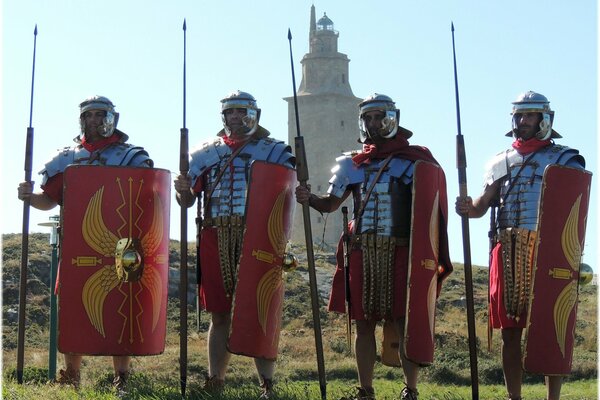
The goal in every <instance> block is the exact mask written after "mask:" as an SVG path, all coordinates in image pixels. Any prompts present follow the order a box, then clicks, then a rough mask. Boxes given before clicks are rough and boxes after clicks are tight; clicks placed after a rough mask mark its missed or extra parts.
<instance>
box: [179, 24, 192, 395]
mask: <svg viewBox="0 0 600 400" xmlns="http://www.w3.org/2000/svg"><path fill="white" fill-rule="evenodd" d="M186 31H187V27H186V24H185V19H184V20H183V128H181V138H180V142H179V143H180V144H179V173H180V174H181V175H183V176H186V175H187V173H188V171H189V169H190V162H189V159H188V153H189V144H188V130H187V128H186V127H185V117H186V115H185V112H186V109H185V107H186V90H185V87H186V81H185V72H186V71H185V65H186ZM187 195H188V194H187V193H186V194H185V196H187ZM180 205H181V234H180V236H181V243H180V244H181V256H180V258H181V261H180V264H179V377H180V383H181V395H182V396H183V397H185V386H186V381H187V287H188V274H187V203H186V201H185V199H184V198H182V199H181V201H180Z"/></svg>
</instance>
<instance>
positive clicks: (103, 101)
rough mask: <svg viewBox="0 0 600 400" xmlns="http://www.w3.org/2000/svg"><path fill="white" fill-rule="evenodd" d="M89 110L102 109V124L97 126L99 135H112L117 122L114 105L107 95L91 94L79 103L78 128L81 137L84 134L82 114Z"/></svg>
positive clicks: (117, 116) (117, 114)
mask: <svg viewBox="0 0 600 400" xmlns="http://www.w3.org/2000/svg"><path fill="white" fill-rule="evenodd" d="M90 110H104V111H106V115H105V116H104V119H103V120H102V126H101V127H100V128H99V131H100V132H99V133H100V135H102V136H104V137H109V136H112V134H113V133H114V132H115V128H116V127H117V122H119V113H118V112H115V105H114V104H113V103H112V101H110V100H109V99H108V98H107V97H104V96H92V97H89V98H87V99H85V100H84V101H83V102H81V104H79V128H80V130H81V135H80V136H81V137H83V135H85V121H84V118H83V116H84V114H85V113H86V111H90Z"/></svg>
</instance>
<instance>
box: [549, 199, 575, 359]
mask: <svg viewBox="0 0 600 400" xmlns="http://www.w3.org/2000/svg"><path fill="white" fill-rule="evenodd" d="M581 196H582V195H579V197H577V200H575V202H574V203H573V205H572V206H571V211H570V212H569V216H568V217H567V220H566V222H565V225H564V227H563V231H562V234H561V237H560V242H561V246H562V250H563V253H564V255H565V258H566V259H567V263H568V264H569V267H571V269H572V270H573V271H578V269H579V264H580V262H581V249H582V245H581V242H580V240H579V207H580V205H581ZM559 270H565V268H554V269H553V270H551V273H553V277H554V278H560V277H561V275H565V274H564V273H563V274H559V273H557V271H559ZM570 276H572V274H570ZM563 279H564V278H563ZM576 303H577V281H575V280H571V282H569V283H568V284H567V285H566V286H565V287H564V289H563V290H562V291H561V292H560V294H559V295H558V297H557V299H556V302H555V303H554V310H553V314H554V330H555V334H556V341H557V342H558V346H559V348H560V351H561V353H562V355H563V357H565V345H566V338H567V328H568V322H569V316H570V315H571V312H572V311H573V308H574V307H575V304H576Z"/></svg>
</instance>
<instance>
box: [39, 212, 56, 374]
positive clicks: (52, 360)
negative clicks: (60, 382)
mask: <svg viewBox="0 0 600 400" xmlns="http://www.w3.org/2000/svg"><path fill="white" fill-rule="evenodd" d="M59 221H60V216H58V215H53V216H51V217H50V222H42V223H41V224H38V225H40V226H49V227H50V228H51V231H50V245H51V246H52V262H51V263H50V340H49V349H48V379H49V380H51V381H53V380H54V379H55V378H56V335H57V332H58V330H57V316H58V315H57V311H58V308H57V305H56V291H55V287H56V273H57V269H58V225H59Z"/></svg>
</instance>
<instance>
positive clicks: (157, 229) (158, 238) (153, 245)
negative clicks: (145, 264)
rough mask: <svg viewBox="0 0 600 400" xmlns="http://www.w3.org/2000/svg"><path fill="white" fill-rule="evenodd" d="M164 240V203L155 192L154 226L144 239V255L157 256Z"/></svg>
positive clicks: (149, 229)
mask: <svg viewBox="0 0 600 400" xmlns="http://www.w3.org/2000/svg"><path fill="white" fill-rule="evenodd" d="M162 238H163V214H162V203H161V201H160V197H159V196H158V193H156V192H154V213H153V216H152V224H151V225H150V228H148V232H146V234H145V235H144V237H143V238H142V248H143V249H144V255H146V256H147V255H155V254H156V252H157V251H158V248H159V247H160V245H161V242H162Z"/></svg>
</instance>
